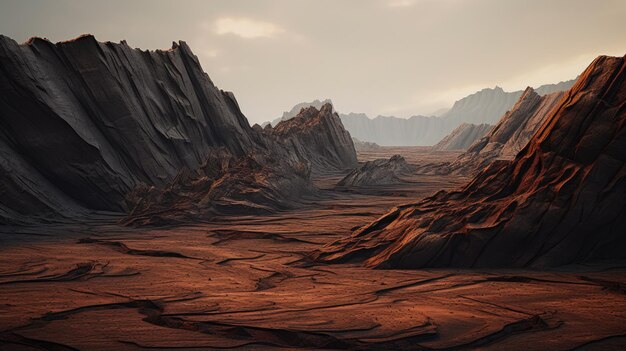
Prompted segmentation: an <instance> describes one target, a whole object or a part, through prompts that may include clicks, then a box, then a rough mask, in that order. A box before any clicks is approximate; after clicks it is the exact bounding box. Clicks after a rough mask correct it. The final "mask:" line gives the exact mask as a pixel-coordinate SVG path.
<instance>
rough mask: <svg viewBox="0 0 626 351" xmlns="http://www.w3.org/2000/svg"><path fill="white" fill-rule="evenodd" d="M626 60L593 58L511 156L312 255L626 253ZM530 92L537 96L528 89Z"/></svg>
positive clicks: (537, 258)
mask: <svg viewBox="0 0 626 351" xmlns="http://www.w3.org/2000/svg"><path fill="white" fill-rule="evenodd" d="M625 69H626V58H624V57H606V56H601V57H599V58H597V59H596V60H595V61H594V62H593V63H592V64H591V65H590V66H589V67H588V68H587V69H586V70H585V72H584V73H583V74H582V75H581V76H580V78H579V79H578V81H577V82H576V83H575V84H574V86H573V87H572V88H571V89H570V91H569V92H567V93H566V94H565V96H564V97H563V99H561V100H560V101H559V103H558V106H557V107H556V108H554V109H553V110H552V111H551V112H550V114H549V115H548V117H547V120H546V121H545V123H543V124H542V126H541V128H540V129H539V130H538V131H537V132H536V133H535V134H534V136H533V138H532V139H531V141H530V142H529V143H528V145H527V146H526V147H524V149H523V150H522V151H521V152H520V153H519V154H518V155H517V157H516V158H515V159H514V160H513V161H496V162H494V163H492V164H491V165H490V166H489V167H488V168H487V169H486V170H484V171H483V172H481V173H480V174H479V175H478V176H476V177H475V178H474V179H473V180H472V181H471V182H470V183H469V184H468V185H467V186H465V187H464V188H463V189H461V190H459V191H455V192H450V193H446V192H440V193H437V194H435V195H434V196H432V197H429V198H426V199H424V200H422V201H420V202H417V203H414V204H408V205H404V206H400V207H397V208H395V209H393V210H392V211H391V212H389V213H387V214H386V215H384V216H383V217H381V218H380V219H378V220H376V221H374V222H372V223H370V224H369V225H367V226H365V227H363V228H361V229H358V230H357V231H356V232H354V233H353V235H352V236H351V237H348V238H345V239H343V240H340V241H337V242H335V243H331V244H329V245H327V246H326V247H324V248H323V249H321V250H319V251H317V252H315V253H314V254H313V256H314V257H315V258H316V259H318V260H320V261H325V262H345V261H350V260H356V261H365V263H366V264H367V265H368V266H372V267H382V268H391V267H393V268H418V267H528V266H531V267H544V266H557V265H563V264H568V263H572V262H583V261H588V260H596V259H611V258H624V257H626V252H625V251H624V249H623V248H624V247H626V246H625V245H626V236H625V235H624V228H625V226H626V165H625V164H626V112H625V110H624V101H626V71H625ZM531 95H532V94H531Z"/></svg>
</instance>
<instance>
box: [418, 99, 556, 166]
mask: <svg viewBox="0 0 626 351" xmlns="http://www.w3.org/2000/svg"><path fill="white" fill-rule="evenodd" d="M563 95H564V93H563V92H554V93H550V94H548V95H544V96H539V94H537V93H536V92H535V91H534V90H533V88H531V87H528V88H526V90H525V91H524V94H522V96H521V97H520V99H519V100H518V102H517V103H516V104H515V105H514V106H513V108H512V109H511V111H508V112H507V113H505V114H504V116H502V118H501V119H500V121H499V122H498V124H497V125H496V126H495V127H493V129H492V130H491V132H489V134H487V135H486V136H485V137H483V138H481V139H480V140H478V141H476V142H475V143H474V144H472V145H471V146H470V147H469V148H468V149H467V151H466V152H464V153H463V154H461V155H459V157H458V158H457V159H456V160H455V161H454V162H452V163H451V164H444V165H440V166H435V167H429V166H426V167H424V169H423V170H420V172H421V173H424V172H426V171H427V170H429V171H430V172H432V171H433V170H435V172H437V173H450V172H452V173H458V174H465V175H467V174H476V173H478V172H479V171H481V170H482V169H484V168H485V167H487V166H488V165H489V164H490V163H491V162H493V161H495V160H512V159H513V158H515V156H516V155H517V153H518V152H520V150H522V148H524V146H526V144H527V143H528V141H529V140H530V139H531V137H532V136H533V135H534V134H535V132H536V131H537V130H538V129H539V127H540V126H541V124H542V123H543V122H544V121H545V119H546V117H547V116H548V115H549V114H550V112H551V111H552V109H554V108H556V107H557V106H558V103H559V101H560V100H561V98H562V97H563ZM426 173H428V172H426Z"/></svg>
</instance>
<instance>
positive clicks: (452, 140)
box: [432, 123, 493, 151]
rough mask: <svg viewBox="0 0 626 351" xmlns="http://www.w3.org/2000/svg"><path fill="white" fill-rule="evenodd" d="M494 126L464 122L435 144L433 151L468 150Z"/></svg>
mask: <svg viewBox="0 0 626 351" xmlns="http://www.w3.org/2000/svg"><path fill="white" fill-rule="evenodd" d="M492 128H493V126H492V125H490V124H471V123H463V124H461V125H460V126H458V127H457V128H456V129H455V130H453V131H452V133H450V134H448V135H446V137H445V138H443V139H441V141H440V142H438V143H437V144H435V145H433V147H432V150H433V151H448V150H467V148H468V147H470V146H471V145H472V144H473V143H474V142H475V141H477V140H479V139H481V138H482V137H484V136H485V135H486V134H487V133H489V131H490V130H491V129H492Z"/></svg>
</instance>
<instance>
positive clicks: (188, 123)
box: [0, 35, 255, 212]
mask: <svg viewBox="0 0 626 351" xmlns="http://www.w3.org/2000/svg"><path fill="white" fill-rule="evenodd" d="M0 67H2V69H1V70H0V75H1V77H0V111H2V118H1V119H0V125H1V126H2V128H1V129H2V131H1V132H0V133H1V134H0V138H1V139H2V140H3V144H4V150H6V154H5V155H6V156H5V158H4V160H6V161H5V162H12V163H19V164H21V165H24V167H21V168H20V169H22V170H23V171H24V172H15V169H12V168H4V172H6V173H8V175H7V177H10V178H12V183H13V184H16V185H18V186H20V187H21V188H20V190H19V192H20V194H30V195H31V197H32V201H33V203H32V204H31V205H32V206H38V207H39V209H40V210H42V211H43V212H48V211H56V209H54V208H52V206H50V205H51V204H52V203H54V200H53V199H52V198H51V197H48V196H47V195H50V196H52V197H55V198H56V196H54V195H53V193H58V192H61V193H64V194H65V195H66V197H67V198H68V199H71V202H72V204H77V205H79V206H83V207H86V208H90V209H98V210H111V211H123V210H125V209H126V207H125V201H124V198H125V195H126V194H127V193H128V192H129V191H131V190H132V189H133V188H134V187H135V186H137V185H138V184H140V183H147V184H155V185H164V184H166V183H167V182H168V181H170V180H172V179H173V178H174V177H175V176H176V175H177V174H178V172H179V170H180V169H182V168H185V167H186V168H190V169H195V168H197V167H199V166H200V165H201V164H202V163H203V162H204V155H205V154H207V153H208V151H209V150H210V149H211V148H214V147H226V148H227V149H228V150H229V151H231V152H232V153H233V154H235V155H244V154H246V153H247V152H248V151H249V150H250V149H251V148H252V147H253V145H254V143H255V142H254V136H253V135H252V133H251V129H250V127H249V126H248V123H247V121H246V119H245V117H244V116H243V115H242V114H241V112H240V111H239V108H238V107H237V102H236V101H235V99H234V97H233V95H232V94H229V93H225V92H223V91H220V90H218V89H217V88H216V87H215V86H214V85H213V83H212V82H211V80H210V79H209V77H208V76H207V75H206V74H205V73H204V72H203V71H202V68H201V67H200V64H199V63H198V60H197V58H196V57H195V56H194V55H193V54H192V53H191V50H190V49H189V47H188V46H187V44H185V43H184V42H180V43H178V44H174V45H173V47H172V49H170V50H166V51H160V50H157V51H140V50H135V49H132V48H130V47H129V46H128V45H126V43H125V42H122V43H120V44H114V43H110V42H107V43H99V42H97V41H96V40H95V38H94V37H93V36H91V35H86V36H82V37H79V38H77V39H75V40H72V41H67V42H61V43H58V44H53V43H51V42H49V41H47V40H43V39H39V38H33V39H31V40H30V41H29V42H28V43H26V44H24V45H18V44H17V43H16V42H15V41H13V40H11V39H9V38H7V37H4V36H1V37H0ZM28 166H30V167H28ZM26 167H28V169H27V168H26ZM35 178H39V179H41V178H43V179H45V181H44V182H40V181H35ZM14 191H18V190H14ZM3 195H4V194H3ZM19 197H20V198H15V197H13V196H12V197H11V198H7V197H6V195H4V196H2V208H3V212H8V211H11V210H9V209H8V207H9V206H8V204H13V203H16V202H20V201H24V199H26V197H22V196H21V195H20V196H19ZM11 207H12V206H11ZM12 208H13V209H15V207H12ZM27 212H28V211H27Z"/></svg>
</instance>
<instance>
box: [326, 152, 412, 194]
mask: <svg viewBox="0 0 626 351" xmlns="http://www.w3.org/2000/svg"><path fill="white" fill-rule="evenodd" d="M411 171H412V167H411V166H409V164H407V163H406V160H405V159H404V157H402V156H400V155H394V156H392V157H391V158H389V159H388V160H386V159H378V160H374V161H367V162H365V163H364V164H363V165H362V166H360V167H359V168H356V169H354V170H353V171H352V172H350V173H349V174H348V175H347V176H345V177H344V178H343V179H342V180H340V181H339V183H337V185H338V186H342V187H350V186H370V185H385V184H398V183H403V182H405V181H404V180H402V176H403V175H406V174H407V173H410V172H411Z"/></svg>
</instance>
